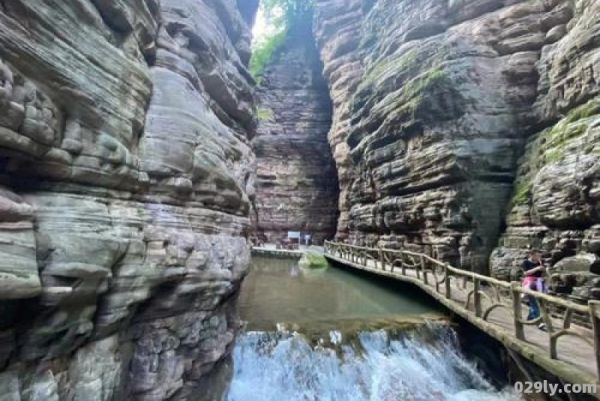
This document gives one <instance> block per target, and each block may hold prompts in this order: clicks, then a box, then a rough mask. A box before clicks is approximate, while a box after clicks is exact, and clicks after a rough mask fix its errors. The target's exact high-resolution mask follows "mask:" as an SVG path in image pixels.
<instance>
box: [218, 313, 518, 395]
mask: <svg viewBox="0 0 600 401" xmlns="http://www.w3.org/2000/svg"><path fill="white" fill-rule="evenodd" d="M330 337H331V339H330V341H328V344H329V345H324V344H317V345H315V346H313V345H311V344H310V343H309V342H308V341H307V340H306V339H305V337H304V336H302V335H300V334H298V333H289V332H285V331H284V332H279V333H267V332H248V333H246V334H244V335H242V336H241V338H240V339H239V341H238V343H237V346H236V348H235V351H234V365H235V372H234V378H233V381H232V384H231V388H230V391H229V396H228V401H517V400H520V398H519V397H518V396H517V395H515V394H514V393H513V392H512V391H511V390H510V389H505V390H501V391H499V390H497V389H495V388H494V387H493V386H492V385H491V384H490V383H489V382H488V381H487V380H486V379H485V378H484V377H483V375H482V374H481V373H480V372H479V371H478V370H477V369H476V368H475V366H474V365H473V364H471V363H470V362H469V361H467V360H466V359H465V357H464V356H463V355H462V354H461V353H460V351H459V348H458V345H457V341H456V338H455V335H454V332H453V331H452V329H451V328H449V327H448V326H445V325H439V326H438V325H435V326H432V325H428V326H425V327H423V328H421V329H419V330H416V331H414V332H411V333H405V334H401V335H399V336H397V335H390V334H389V333H388V332H386V331H384V330H379V331H374V332H363V333H360V334H358V336H357V339H356V341H352V342H349V343H346V344H344V343H338V342H339V341H343V339H341V338H340V333H336V332H332V333H330ZM331 340H333V341H331Z"/></svg>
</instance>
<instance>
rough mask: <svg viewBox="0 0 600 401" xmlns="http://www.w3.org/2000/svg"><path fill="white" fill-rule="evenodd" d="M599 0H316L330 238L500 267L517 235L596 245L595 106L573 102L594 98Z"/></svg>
mask: <svg viewBox="0 0 600 401" xmlns="http://www.w3.org/2000/svg"><path fill="white" fill-rule="evenodd" d="M599 4H600V2H598V1H596V0H587V1H576V2H564V1H558V0H551V1H542V0H531V1H509V0H482V1H475V2H473V1H440V0H426V1H419V2H415V1H409V0H394V1H391V0H390V1H388V0H376V1H371V0H370V1H367V0H364V1H363V0H351V1H346V0H324V1H320V2H317V5H316V19H315V21H316V25H315V33H316V38H317V43H318V47H319V49H320V53H321V57H322V60H323V62H324V64H325V67H324V71H325V76H326V79H327V81H328V84H329V88H330V92H331V97H332V99H333V106H334V110H333V125H332V129H331V131H330V133H329V141H330V144H331V146H332V148H333V155H334V158H335V161H336V164H337V167H338V173H339V182H340V201H339V205H340V214H341V216H340V220H339V223H338V233H337V236H338V238H341V239H348V240H349V241H352V242H357V243H364V244H367V245H380V246H389V247H394V246H401V245H402V246H405V247H407V248H410V249H415V250H421V251H425V252H428V253H431V254H433V255H434V256H436V257H439V258H441V259H444V260H447V261H449V262H452V263H453V264H455V265H457V266H460V267H463V268H470V269H474V270H478V271H483V272H488V264H491V266H492V270H493V272H494V274H499V275H500V272H501V271H503V270H506V268H507V267H508V266H509V265H511V264H512V265H516V264H519V263H520V261H521V260H522V258H523V256H524V255H525V253H526V249H527V248H528V247H531V246H537V245H543V247H544V250H545V251H547V254H548V255H550V254H552V255H556V258H555V260H558V259H559V258H560V257H562V256H565V255H567V254H569V252H570V253H571V254H573V253H575V252H577V251H579V250H586V251H592V252H598V250H597V249H596V250H592V249H591V248H590V247H593V245H592V244H594V243H595V242H596V240H597V238H596V237H598V233H597V232H596V231H597V229H595V228H594V227H595V225H597V224H598V222H597V221H596V220H597V218H598V217H597V210H596V209H597V204H598V201H597V200H596V199H595V198H594V196H595V192H597V191H596V190H595V189H594V185H595V184H594V182H595V180H596V178H594V177H596V176H597V174H596V173H597V172H596V170H597V169H596V165H597V164H598V163H597V161H596V158H597V155H595V153H598V152H597V151H594V149H595V146H596V145H597V143H598V139H597V138H595V136H594V132H596V131H597V130H596V129H595V128H594V127H595V121H596V117H597V116H598V110H597V108H596V109H595V111H594V110H592V111H590V107H589V105H588V106H583V107H584V109H585V110H587V111H586V112H583V111H577V107H579V106H582V105H585V104H586V103H587V102H588V101H590V100H591V99H594V98H597V96H598V90H599V86H598V71H600V68H599V67H598V60H599V57H600V52H599V51H598V43H597V41H595V40H594V39H593V38H597V36H598V24H599V22H598V21H599V19H598V15H599ZM561 119H563V120H562V122H561V121H560V120H561ZM557 124H558V125H557ZM583 125H585V129H584V127H583ZM596 125H597V124H596ZM553 127H554V128H553ZM557 127H558V128H557ZM588 128H589V129H588ZM553 129H554V130H555V132H554V133H551V132H550V131H552V130H553ZM559 131H560V132H559ZM565 132H566V133H565ZM547 135H550V136H552V137H553V138H556V139H545V136H547ZM526 149H527V150H526ZM585 149H587V150H585ZM548 153H552V155H550V157H549V159H548V161H544V160H541V158H542V157H541V156H540V155H542V156H543V154H548ZM547 156H548V155H547ZM515 182H516V184H515ZM524 188H525V189H524ZM529 189H531V191H529ZM515 193H516V194H517V195H516V198H517V200H518V202H515V201H514V200H515V199H514V198H515ZM511 194H512V195H511ZM530 194H531V195H530ZM511 197H512V198H513V200H512V201H511ZM509 210H510V212H509ZM507 213H508V219H507V218H506V216H507ZM505 224H507V225H508V228H507V229H506V232H504V226H505ZM503 233H504V234H503ZM500 237H502V239H501V240H500ZM499 240H500V244H501V247H500V248H497V249H496V250H495V251H494V252H493V256H492V258H491V263H490V259H489V257H490V254H491V253H492V251H493V250H494V248H496V247H497V245H498V243H499ZM586 244H588V245H586ZM565 247H567V248H569V249H570V251H569V252H567V253H565V252H564V251H561V249H564V248H565ZM557 252H559V253H557ZM560 252H562V253H560ZM559 255H561V256H559Z"/></svg>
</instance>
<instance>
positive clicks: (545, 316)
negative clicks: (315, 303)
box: [325, 241, 600, 379]
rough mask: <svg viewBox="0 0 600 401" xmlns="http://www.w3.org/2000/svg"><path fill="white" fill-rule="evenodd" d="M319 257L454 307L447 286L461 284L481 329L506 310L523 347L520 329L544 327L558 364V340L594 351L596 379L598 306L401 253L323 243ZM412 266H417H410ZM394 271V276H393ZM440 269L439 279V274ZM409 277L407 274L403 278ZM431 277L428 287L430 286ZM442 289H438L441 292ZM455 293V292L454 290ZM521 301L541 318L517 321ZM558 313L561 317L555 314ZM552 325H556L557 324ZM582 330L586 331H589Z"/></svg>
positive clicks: (599, 346) (598, 363) (599, 326)
mask: <svg viewBox="0 0 600 401" xmlns="http://www.w3.org/2000/svg"><path fill="white" fill-rule="evenodd" d="M325 253H326V254H330V255H331V256H334V257H335V256H336V255H339V257H340V258H341V259H344V260H347V261H349V262H351V263H355V264H359V265H362V266H365V267H367V268H369V267H370V266H369V262H372V264H373V266H374V267H375V269H379V270H382V271H386V268H389V271H390V272H391V273H395V274H401V275H402V276H406V277H410V278H411V279H416V280H418V281H419V282H420V283H422V284H423V285H425V286H428V287H431V288H432V290H435V292H436V293H438V294H439V295H440V296H443V297H444V298H445V299H448V300H452V301H455V302H459V300H457V299H456V297H454V298H453V294H454V291H453V286H452V283H451V280H462V290H464V291H467V294H466V300H464V299H462V300H460V301H462V302H464V305H463V306H462V307H463V308H464V309H466V311H467V312H468V313H472V314H475V317H476V318H478V319H482V320H483V321H485V323H486V324H492V323H491V322H489V321H488V318H489V316H490V314H491V313H492V312H493V311H494V310H496V309H499V308H504V309H506V310H508V311H509V312H510V313H511V314H512V317H513V323H514V336H515V337H516V338H517V339H518V340H522V341H525V340H526V339H525V329H524V327H525V326H526V325H535V324H539V323H542V322H543V323H545V325H546V331H547V333H548V338H549V354H550V357H551V358H552V359H558V340H559V338H561V337H563V336H567V335H569V336H575V337H578V338H580V339H582V340H583V341H585V342H587V343H588V344H591V345H592V346H593V347H594V351H595V352H594V354H595V357H596V367H597V372H596V374H597V377H598V378H599V379H600V301H590V302H589V304H588V305H581V304H577V303H575V302H572V301H568V300H566V299H564V298H559V297H556V296H552V295H548V294H544V293H542V292H538V291H533V290H530V289H527V288H523V287H522V286H521V284H520V283H519V282H515V281H513V282H508V281H502V280H498V279H496V278H493V277H488V276H484V275H482V274H478V273H475V272H471V271H468V270H463V269H459V268H456V267H453V266H451V265H450V264H448V263H444V262H442V261H440V260H437V259H435V258H433V257H431V256H429V255H427V254H424V253H419V252H414V251H407V250H401V249H388V248H369V247H365V246H358V245H350V244H342V243H337V242H331V241H325ZM415 259H416V260H418V263H417V262H416V261H415ZM397 269H400V272H398V271H397ZM440 269H441V273H442V274H440V272H439V270H440ZM410 271H412V273H410V274H409V273H408V272H410ZM430 276H432V279H433V281H430ZM442 284H443V287H442ZM454 289H455V288H454ZM524 296H527V297H529V299H532V298H533V299H535V301H536V302H537V303H538V305H539V307H540V313H541V316H540V317H538V318H536V319H532V320H527V319H524V318H523V316H522V312H523V307H522V299H523V297H524ZM559 313H562V316H559V315H558V314H559ZM574 314H577V316H578V318H579V319H580V321H582V324H583V325H581V326H579V327H578V329H577V330H576V329H575V328H573V327H571V326H572V324H571V323H572V318H573V315H574ZM557 320H559V321H560V320H562V322H558V323H559V324H557ZM584 326H589V327H591V330H589V329H586V328H585V327H584ZM586 332H588V333H587V335H586V334H583V333H586Z"/></svg>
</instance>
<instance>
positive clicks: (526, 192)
mask: <svg viewBox="0 0 600 401" xmlns="http://www.w3.org/2000/svg"><path fill="white" fill-rule="evenodd" d="M532 189H533V184H532V182H531V180H528V179H526V180H523V181H521V182H518V183H517V185H516V187H515V190H514V192H513V196H512V200H511V205H512V206H520V205H526V204H528V203H529V200H530V198H531V190H532Z"/></svg>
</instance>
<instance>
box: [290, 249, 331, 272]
mask: <svg viewBox="0 0 600 401" xmlns="http://www.w3.org/2000/svg"><path fill="white" fill-rule="evenodd" d="M298 264H299V265H300V267H305V268H309V269H323V268H325V267H327V266H329V264H328V263H327V259H325V256H323V255H321V254H319V253H315V252H310V251H309V252H306V253H305V254H304V255H303V256H302V259H300V262H298Z"/></svg>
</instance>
